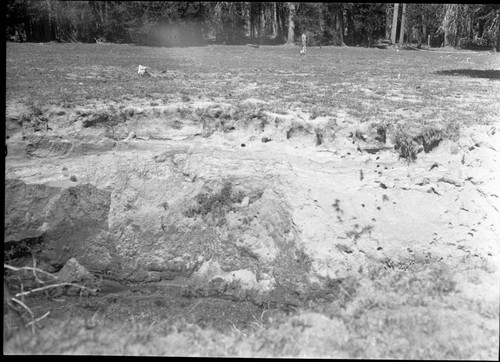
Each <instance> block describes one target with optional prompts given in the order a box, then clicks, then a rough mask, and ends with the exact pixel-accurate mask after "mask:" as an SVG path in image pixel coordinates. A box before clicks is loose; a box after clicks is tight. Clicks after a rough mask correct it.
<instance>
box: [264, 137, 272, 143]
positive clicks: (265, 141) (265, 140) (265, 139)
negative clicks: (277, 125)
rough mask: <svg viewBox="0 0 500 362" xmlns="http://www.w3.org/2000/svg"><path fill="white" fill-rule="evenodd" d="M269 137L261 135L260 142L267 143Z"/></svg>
mask: <svg viewBox="0 0 500 362" xmlns="http://www.w3.org/2000/svg"><path fill="white" fill-rule="evenodd" d="M270 141H271V139H270V138H268V137H262V143H267V142H270Z"/></svg>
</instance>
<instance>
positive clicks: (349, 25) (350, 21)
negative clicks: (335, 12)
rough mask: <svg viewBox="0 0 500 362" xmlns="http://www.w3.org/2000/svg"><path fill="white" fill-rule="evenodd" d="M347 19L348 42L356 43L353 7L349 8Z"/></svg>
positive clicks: (350, 43)
mask: <svg viewBox="0 0 500 362" xmlns="http://www.w3.org/2000/svg"><path fill="white" fill-rule="evenodd" d="M346 20H347V39H348V43H349V45H354V20H353V15H352V8H351V7H348V8H347V14H346Z"/></svg>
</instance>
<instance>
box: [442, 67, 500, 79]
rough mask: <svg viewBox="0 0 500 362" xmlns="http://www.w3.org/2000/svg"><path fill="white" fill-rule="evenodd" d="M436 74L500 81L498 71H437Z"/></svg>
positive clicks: (499, 71) (499, 72)
mask: <svg viewBox="0 0 500 362" xmlns="http://www.w3.org/2000/svg"><path fill="white" fill-rule="evenodd" d="M436 74H439V75H453V76H466V77H471V78H487V79H496V80H500V70H479V69H450V70H439V71H437V72H436Z"/></svg>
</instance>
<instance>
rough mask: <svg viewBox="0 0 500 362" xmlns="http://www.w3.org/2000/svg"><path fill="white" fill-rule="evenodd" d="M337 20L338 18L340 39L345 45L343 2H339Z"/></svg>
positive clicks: (341, 43)
mask: <svg viewBox="0 0 500 362" xmlns="http://www.w3.org/2000/svg"><path fill="white" fill-rule="evenodd" d="M337 16H338V18H337V20H338V25H339V39H340V45H341V46H342V45H345V44H344V9H343V6H342V4H339V7H338V13H337Z"/></svg>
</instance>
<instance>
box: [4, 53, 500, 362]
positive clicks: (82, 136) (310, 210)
mask: <svg viewBox="0 0 500 362" xmlns="http://www.w3.org/2000/svg"><path fill="white" fill-rule="evenodd" d="M67 47H72V51H74V52H76V53H75V54H77V55H78V54H81V55H83V54H93V55H89V56H90V57H91V58H92V62H91V63H86V62H83V61H81V60H78V59H79V58H78V57H76V58H75V59H76V60H75V61H76V62H77V63H78V64H79V65H78V64H77V65H75V64H73V65H71V66H70V65H69V63H68V59H66V60H64V57H62V58H61V59H59V58H58V59H57V61H56V63H54V64H53V65H51V66H52V67H54V69H53V72H52V73H50V74H52V75H51V76H50V77H49V76H48V74H49V73H46V72H49V71H51V69H48V68H47V65H46V64H49V63H48V62H47V59H52V58H53V57H54V55H53V53H54V52H57V51H59V52H62V50H63V48H60V45H56V44H51V45H39V46H35V45H26V44H8V49H7V50H8V52H7V84H8V87H7V88H8V89H7V112H6V130H7V134H8V136H9V139H8V140H7V147H8V155H7V156H6V159H5V162H6V173H5V195H6V200H5V233H4V237H5V244H4V247H5V255H4V261H5V263H6V264H8V265H9V266H10V268H9V269H8V270H6V272H5V273H4V280H6V281H7V282H8V284H9V289H10V292H11V294H12V296H13V297H14V298H24V299H23V300H24V304H25V305H26V307H29V308H30V312H31V313H32V315H31V314H30V312H28V311H27V309H26V308H22V307H20V306H19V303H17V304H16V302H15V301H14V302H13V301H12V298H10V300H7V301H5V299H4V305H5V303H7V302H8V306H9V310H12V309H17V311H18V315H20V318H21V319H20V321H19V320H18V323H17V324H16V323H15V320H14V317H12V316H11V317H12V321H13V323H12V326H11V327H9V328H7V333H6V329H5V328H4V349H5V350H6V351H7V353H14V354H15V353H49V354H51V353H85V354H86V353H95V354H102V353H108V354H168V355H201V356H203V355H207V356H208V355H210V356H264V357H266V356H276V357H283V356H306V357H334V358H481V359H495V358H496V357H498V356H497V351H498V336H499V330H498V306H499V296H500V290H499V285H498V280H499V276H500V272H499V270H498V262H499V261H500V250H499V244H498V243H499V240H500V235H499V230H498V220H499V219H500V201H499V200H500V189H499V188H498V179H499V176H500V174H499V170H500V158H499V154H498V152H499V150H500V124H499V123H498V115H499V114H500V109H499V106H498V104H500V102H498V101H499V99H498V94H499V92H498V91H499V82H498V79H497V78H495V77H491V75H492V74H496V73H495V72H497V71H498V70H491V67H492V66H494V65H495V64H498V63H496V62H498V56H496V55H493V54H481V53H479V54H478V53H471V54H469V55H467V57H469V58H471V57H475V59H473V60H474V61H473V62H472V65H471V64H469V63H467V65H464V66H466V67H476V68H480V69H483V70H485V71H484V72H483V73H481V72H474V74H475V75H478V74H479V75H481V74H484V77H481V76H474V77H468V76H467V75H468V74H472V73H470V72H465V71H461V72H458V71H457V72H453V73H452V72H451V71H452V70H453V69H455V68H454V67H455V66H456V65H454V64H453V63H452V62H451V60H450V59H454V60H455V61H456V63H457V64H461V63H460V57H461V56H462V55H460V53H457V54H455V55H452V56H451V58H450V57H449V58H447V59H442V57H441V58H440V55H438V54H433V53H432V52H427V53H423V52H404V51H402V52H395V51H392V50H390V49H387V50H379V49H376V50H373V49H344V48H339V49H337V48H325V49H323V50H320V49H316V50H314V49H311V51H310V53H309V54H308V55H307V57H300V58H298V57H295V55H294V54H292V53H291V51H293V49H290V48H286V47H260V48H259V49H253V48H249V47H207V48H196V49H195V48H186V49H184V48H183V49H168V50H164V49H150V48H142V47H139V48H141V51H140V52H139V53H137V54H136V53H134V54H135V55H134V56H135V57H139V58H138V63H139V64H142V65H147V66H149V67H150V68H151V69H152V71H151V74H152V76H151V77H147V78H145V77H141V76H139V75H137V74H136V73H137V66H138V65H139V64H130V63H129V61H126V60H125V58H126V57H125V55H127V54H128V53H129V52H136V51H138V50H136V49H135V48H134V49H130V48H129V47H127V46H119V45H112V44H109V45H105V46H103V47H101V48H100V52H98V53H95V52H94V51H93V52H89V50H90V49H89V48H88V46H87V45H83V44H82V45H79V46H77V47H74V46H73V45H68V46H67ZM64 49H65V51H66V48H64ZM92 50H95V49H94V48H92ZM32 52H34V54H37V57H33V56H31V57H28V58H26V54H28V53H29V54H31V53H32ZM410 53H411V54H410ZM120 55H121V56H120ZM464 57H465V55H464ZM20 59H30V60H29V61H27V64H26V67H20V65H19V62H18V61H19V60H20ZM41 59H45V60H44V61H43V62H42V60H41ZM109 59H115V60H116V61H114V63H113V64H111V63H110V62H109ZM134 59H135V58H134ZM87 60H88V59H87ZM409 62H411V64H413V67H411V68H410V69H408V67H407V64H408V63H409ZM28 63H29V64H28ZM50 64H52V63H50ZM88 64H95V66H89V65H88ZM389 64H390V66H389ZM33 69H38V72H37V73H36V74H35V73H33V72H32V70H33ZM488 69H489V71H486V70H488ZM471 71H472V69H471ZM54 72H55V73H54ZM264 75H265V76H264ZM398 75H399V76H398ZM27 81H30V82H31V88H30V89H33V90H36V91H38V92H40V93H39V94H40V95H39V96H36V95H35V93H33V94H32V95H31V96H32V97H31V96H30V95H28V94H26V92H25V91H23V90H22V89H24V88H23V84H25V83H26V82H27ZM54 89H65V92H67V93H64V94H66V96H64V94H63V96H64V97H63V99H61V98H60V97H62V96H61V94H60V93H58V92H56V91H55V90H54ZM69 94H71V96H69ZM478 94H481V97H479V96H478ZM28 96H30V97H31V99H27V98H26V97H28ZM42 96H43V97H42ZM42 98H43V99H44V103H42ZM33 266H36V267H37V269H36V271H35V274H34V273H33V270H32V269H29V267H33ZM56 282H57V283H72V284H73V285H72V286H70V285H65V286H59V287H54V288H44V287H46V286H47V285H50V284H52V283H56ZM74 284H78V285H79V286H85V287H86V288H87V289H82V288H80V287H78V286H75V285H74ZM36 288H42V290H40V291H39V292H33V293H32V294H29V295H25V292H26V291H30V290H34V289H36ZM13 303H14V304H13ZM47 312H50V313H49V314H47ZM14 314H15V313H14ZM42 317H43V318H42ZM36 319H39V320H36ZM4 320H5V317H4ZM452 321H454V323H456V325H453V323H452ZM30 322H31V324H29V323H30ZM23 324H24V326H25V327H26V328H25V329H24V330H18V328H17V327H19V326H21V325H23ZM457 326H458V327H457ZM32 327H33V328H34V332H33V331H32V329H31V328H32ZM33 333H34V334H33ZM28 342H29V343H28Z"/></svg>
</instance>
